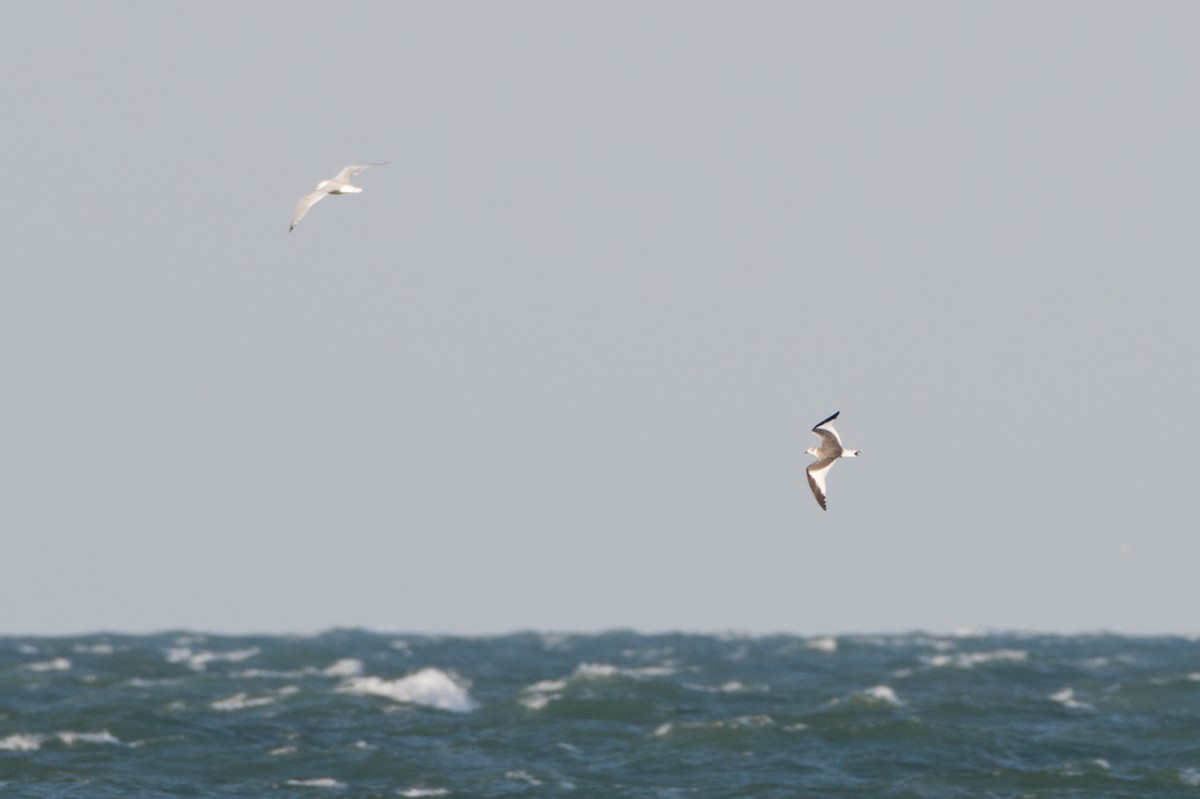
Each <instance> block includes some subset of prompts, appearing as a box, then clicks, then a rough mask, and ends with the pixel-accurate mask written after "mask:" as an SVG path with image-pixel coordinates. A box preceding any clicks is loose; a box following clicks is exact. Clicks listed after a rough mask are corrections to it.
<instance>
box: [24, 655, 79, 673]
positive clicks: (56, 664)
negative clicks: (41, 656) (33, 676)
mask: <svg viewBox="0 0 1200 799" xmlns="http://www.w3.org/2000/svg"><path fill="white" fill-rule="evenodd" d="M25 668H27V669H29V670H30V671H69V670H70V668H71V661H69V660H67V659H66V658H54V659H53V660H43V661H42V662H40V663H26V664H25Z"/></svg>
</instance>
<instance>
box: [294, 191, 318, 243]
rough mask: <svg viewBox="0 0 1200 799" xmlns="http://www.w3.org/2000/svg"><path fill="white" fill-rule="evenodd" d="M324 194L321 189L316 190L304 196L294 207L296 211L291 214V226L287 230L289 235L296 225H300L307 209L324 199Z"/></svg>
mask: <svg viewBox="0 0 1200 799" xmlns="http://www.w3.org/2000/svg"><path fill="white" fill-rule="evenodd" d="M325 194H326V192H324V191H322V190H321V189H317V190H316V191H314V192H313V193H311V194H306V195H305V196H304V197H303V198H302V199H301V200H300V203H299V204H298V205H297V206H296V210H295V211H293V212H292V226H291V227H289V228H288V232H289V233H290V232H291V231H292V230H293V229H294V228H295V227H296V225H298V224H300V220H301V219H303V218H304V215H305V214H307V213H308V209H309V208H312V207H313V206H314V205H316V204H317V201H318V200H320V199H321V198H322V197H324V196H325Z"/></svg>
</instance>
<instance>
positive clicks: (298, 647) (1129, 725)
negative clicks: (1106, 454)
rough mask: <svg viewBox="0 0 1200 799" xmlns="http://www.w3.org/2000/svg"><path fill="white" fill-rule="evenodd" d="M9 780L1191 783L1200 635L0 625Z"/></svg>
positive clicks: (1058, 790) (932, 793)
mask: <svg viewBox="0 0 1200 799" xmlns="http://www.w3.org/2000/svg"><path fill="white" fill-rule="evenodd" d="M0 796H3V797H168V796H170V797H304V798H305V799H314V798H317V797H330V799H350V797H420V796H446V797H499V796H524V797H539V796H555V797H557V796H564V797H566V796H569V797H630V798H631V799H632V798H635V797H647V798H650V797H756V798H758V799H768V798H769V797H905V798H906V799H918V798H921V799H949V797H964V798H965V797H971V798H972V799H975V798H977V797H988V798H993V797H994V798H996V799H999V798H1001V797H1003V798H1009V797H1011V798H1012V799H1017V798H1018V797H1080V799H1083V797H1087V798H1088V799H1098V798H1099V797H1142V798H1144V797H1189V796H1194V797H1200V641H1198V640H1196V639H1190V638H1182V637H1154V638H1131V637H1122V636H1115V635H1086V636H1047V635H1032V634H1031V635H1016V634H1013V635H995V634H988V635H965V634H964V635H953V636H938V635H924V634H909V635H880V636H863V635H848V636H825V637H811V638H805V637H797V636H787V635H768V636H753V635H734V634H730V635H691V634H669V635H643V634H638V633H634V632H626V631H615V632H608V633H603V634H595V635H567V634H563V635H558V634H537V633H520V634H513V635H504V636H495V637H448V636H447V637H442V636H425V635H402V634H383V633H376V632H366V631H359V630H335V631H330V632H327V633H323V634H319V635H313V636H221V635H201V634H194V633H182V632H173V633H166V634H157V635H137V636H130V635H89V636H80V637H55V638H47V637H5V638H0Z"/></svg>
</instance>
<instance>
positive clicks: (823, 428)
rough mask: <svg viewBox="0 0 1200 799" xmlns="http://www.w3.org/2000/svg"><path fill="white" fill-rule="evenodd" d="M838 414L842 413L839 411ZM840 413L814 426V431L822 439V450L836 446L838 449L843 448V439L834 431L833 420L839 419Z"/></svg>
mask: <svg viewBox="0 0 1200 799" xmlns="http://www.w3.org/2000/svg"><path fill="white" fill-rule="evenodd" d="M838 413H841V411H838ZM838 413H835V414H834V415H833V416H830V417H829V418H828V419H826V420H824V421H823V422H819V423H817V424H816V425H814V426H813V429H812V431H813V432H814V433H816V434H817V437H818V438H820V439H821V448H822V449H825V448H826V447H829V446H834V447H836V448H837V449H841V448H842V437H841V436H839V435H838V432H837V430H834V429H833V420H834V419H836V418H838Z"/></svg>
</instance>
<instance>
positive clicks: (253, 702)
mask: <svg viewBox="0 0 1200 799" xmlns="http://www.w3.org/2000/svg"><path fill="white" fill-rule="evenodd" d="M274 702H275V697H273V696H258V697H250V696H247V695H246V694H234V695H233V696H229V697H226V698H224V699H218V700H217V701H215V702H212V703H211V704H209V707H211V708H212V709H213V710H219V711H222V712H225V713H228V712H229V711H232V710H245V709H246V708H248V707H261V706H263V705H270V704H272V703H274Z"/></svg>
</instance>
